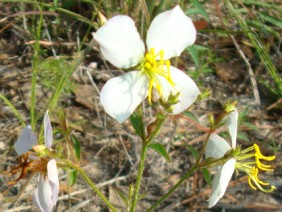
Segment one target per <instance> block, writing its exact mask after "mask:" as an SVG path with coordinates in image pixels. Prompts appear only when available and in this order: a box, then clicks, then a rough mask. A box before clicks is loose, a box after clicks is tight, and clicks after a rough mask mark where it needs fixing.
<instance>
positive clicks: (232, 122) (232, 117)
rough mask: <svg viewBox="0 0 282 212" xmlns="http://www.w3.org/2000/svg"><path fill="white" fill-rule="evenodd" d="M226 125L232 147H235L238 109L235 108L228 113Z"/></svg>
mask: <svg viewBox="0 0 282 212" xmlns="http://www.w3.org/2000/svg"><path fill="white" fill-rule="evenodd" d="M227 127H228V130H229V134H230V137H231V141H232V145H231V146H232V148H233V149H235V148H236V142H237V130H238V111H237V109H236V108H235V110H234V111H232V112H231V113H230V114H229V120H228V123H227Z"/></svg>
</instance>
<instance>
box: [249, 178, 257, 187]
mask: <svg viewBox="0 0 282 212" xmlns="http://www.w3.org/2000/svg"><path fill="white" fill-rule="evenodd" d="M251 180H252V178H251V177H250V176H249V177H248V183H249V185H250V187H251V188H252V189H254V190H257V188H256V187H255V186H254V185H253V184H252V181H251Z"/></svg>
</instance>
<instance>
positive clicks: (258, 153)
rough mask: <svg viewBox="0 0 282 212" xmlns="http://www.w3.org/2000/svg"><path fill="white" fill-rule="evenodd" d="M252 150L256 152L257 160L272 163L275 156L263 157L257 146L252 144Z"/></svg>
mask: <svg viewBox="0 0 282 212" xmlns="http://www.w3.org/2000/svg"><path fill="white" fill-rule="evenodd" d="M254 148H255V151H256V155H255V156H256V157H257V158H259V159H263V160H267V161H272V160H274V159H275V155H273V156H264V155H263V154H262V153H261V151H260V148H259V146H258V145H257V144H254Z"/></svg>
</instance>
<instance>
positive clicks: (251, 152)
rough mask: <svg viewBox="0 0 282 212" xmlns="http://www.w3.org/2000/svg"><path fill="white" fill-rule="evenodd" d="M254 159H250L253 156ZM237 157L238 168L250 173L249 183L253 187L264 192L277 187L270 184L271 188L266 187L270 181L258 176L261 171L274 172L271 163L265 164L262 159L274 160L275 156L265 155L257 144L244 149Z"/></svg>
mask: <svg viewBox="0 0 282 212" xmlns="http://www.w3.org/2000/svg"><path fill="white" fill-rule="evenodd" d="M253 157H254V160H251V161H250V160H248V159H250V158H253ZM235 158H236V165H235V166H236V169H238V170H241V171H244V172H246V173H247V174H248V176H249V177H248V183H249V185H250V186H251V188H252V189H254V190H256V189H257V188H258V189H259V190H261V191H263V192H267V193H269V192H272V191H273V190H274V189H275V186H270V188H264V187H265V186H269V183H268V182H264V181H262V180H260V179H259V178H258V174H259V171H267V172H272V171H273V169H272V168H271V166H270V165H266V164H263V163H262V162H261V160H265V161H272V160H274V159H275V156H264V155H263V154H262V153H261V151H260V148H259V146H258V145H257V144H254V145H253V146H251V147H249V148H247V149H245V150H243V151H241V152H240V154H239V155H238V156H237V157H235Z"/></svg>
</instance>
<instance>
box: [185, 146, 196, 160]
mask: <svg viewBox="0 0 282 212" xmlns="http://www.w3.org/2000/svg"><path fill="white" fill-rule="evenodd" d="M186 147H187V148H188V149H189V150H190V152H191V153H192V155H193V157H194V158H195V159H196V160H197V159H198V158H199V153H198V151H197V150H196V149H195V148H194V147H193V146H192V145H189V144H187V145H186Z"/></svg>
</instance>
